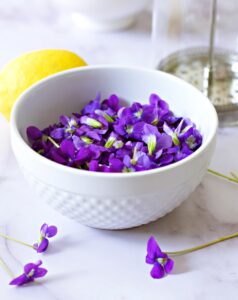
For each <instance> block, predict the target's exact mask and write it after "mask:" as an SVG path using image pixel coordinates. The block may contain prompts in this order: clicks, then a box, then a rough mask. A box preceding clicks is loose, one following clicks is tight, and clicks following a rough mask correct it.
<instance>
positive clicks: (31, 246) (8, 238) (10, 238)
mask: <svg viewBox="0 0 238 300" xmlns="http://www.w3.org/2000/svg"><path fill="white" fill-rule="evenodd" d="M0 236H1V237H3V238H5V239H7V240H11V241H14V242H16V243H18V244H21V245H24V246H27V247H30V248H33V249H34V246H33V245H30V244H28V243H25V242H22V241H19V240H17V239H15V238H13V237H11V236H8V235H6V234H3V233H1V232H0Z"/></svg>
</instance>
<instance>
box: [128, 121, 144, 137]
mask: <svg viewBox="0 0 238 300" xmlns="http://www.w3.org/2000/svg"><path fill="white" fill-rule="evenodd" d="M144 126H145V122H138V123H136V124H134V126H133V132H132V135H131V136H132V138H134V139H136V140H138V141H141V140H142V135H143V132H144Z"/></svg>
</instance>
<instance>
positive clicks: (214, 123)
mask: <svg viewBox="0 0 238 300" xmlns="http://www.w3.org/2000/svg"><path fill="white" fill-rule="evenodd" d="M97 69H108V70H114V71H115V70H131V71H138V72H145V73H153V74H154V73H158V74H160V75H162V76H164V77H167V78H168V79H169V80H170V81H171V82H173V81H174V82H179V83H180V84H182V85H184V86H185V87H189V88H190V89H192V90H194V92H195V93H199V94H200V96H201V98H203V99H204V100H205V101H207V104H208V107H209V109H210V115H211V118H210V120H211V123H212V125H211V131H210V133H209V135H208V137H207V140H206V142H205V143H202V145H201V146H200V147H199V148H198V149H197V150H196V151H195V152H194V153H192V154H191V155H189V156H188V157H186V158H184V159H182V160H180V161H178V162H175V163H173V164H171V165H167V166H163V167H161V168H155V169H151V170H145V171H140V172H129V173H113V172H112V173H104V172H93V171H88V170H81V169H75V168H70V167H68V166H64V165H61V164H59V163H57V162H54V161H52V160H50V159H48V158H46V157H44V156H42V155H40V154H38V153H36V152H35V151H34V150H33V149H32V148H31V147H30V145H29V144H28V143H27V142H26V141H25V140H24V139H23V137H22V136H21V134H20V132H19V130H18V127H17V124H16V115H17V113H18V110H19V108H20V106H21V103H22V102H23V101H24V99H25V98H26V96H28V94H30V93H31V92H32V91H33V90H35V89H37V88H38V87H39V86H42V85H44V84H45V83H46V82H48V81H51V80H54V78H57V77H64V76H67V75H68V74H73V73H78V72H85V71H86V72H87V70H97ZM10 128H11V139H12V140H13V135H15V137H16V138H17V139H18V141H19V142H20V143H21V144H22V146H23V148H24V149H25V151H26V153H28V154H29V155H30V156H31V157H32V158H34V159H38V160H39V162H40V163H42V164H44V165H46V166H48V167H52V168H56V169H57V170H59V171H65V172H67V173H71V174H75V175H77V174H78V175H83V176H90V177H96V178H108V179H109V178H132V177H144V176H150V175H153V174H158V173H164V172H167V171H170V170H173V169H175V168H178V167H180V166H182V165H184V164H187V163H189V162H190V161H192V160H194V159H195V158H196V157H197V156H199V155H201V153H203V152H204V150H205V149H206V148H207V147H208V146H209V145H210V143H211V142H212V141H213V139H214V138H215V137H216V134H217V128H218V116H217V113H216V110H215V108H214V106H213V104H212V103H211V101H210V100H209V99H208V97H206V96H205V95H203V94H202V93H201V92H200V91H199V90H198V89H196V88H195V87H194V86H192V85H191V84H189V83H187V82H186V81H184V80H182V79H180V78H178V77H176V76H174V75H172V74H168V73H166V72H163V71H159V70H155V69H150V68H143V67H135V66H127V65H117V64H113V65H103V64H100V65H94V66H82V67H76V68H72V69H69V70H65V71H62V72H58V73H56V74H53V75H50V76H47V77H46V78H44V79H42V80H40V81H38V82H37V83H35V84H33V85H32V86H31V87H29V88H28V89H27V90H25V91H24V92H23V93H22V94H21V95H20V96H19V97H18V98H17V100H16V102H15V104H14V106H13V109H12V111H11V116H10Z"/></svg>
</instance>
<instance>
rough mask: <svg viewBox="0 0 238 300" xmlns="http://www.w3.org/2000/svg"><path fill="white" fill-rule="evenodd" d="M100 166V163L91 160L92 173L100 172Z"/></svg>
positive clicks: (90, 168)
mask: <svg viewBox="0 0 238 300" xmlns="http://www.w3.org/2000/svg"><path fill="white" fill-rule="evenodd" d="M98 169H99V166H98V161H97V160H91V161H90V163H89V170H90V171H98Z"/></svg>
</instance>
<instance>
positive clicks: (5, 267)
mask: <svg viewBox="0 0 238 300" xmlns="http://www.w3.org/2000/svg"><path fill="white" fill-rule="evenodd" d="M0 266H1V267H2V268H3V269H4V270H5V271H6V273H7V274H8V275H9V276H10V277H11V278H14V275H13V274H12V272H11V270H10V269H9V268H8V266H7V264H6V263H5V262H4V260H3V259H2V258H1V257H0Z"/></svg>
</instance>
